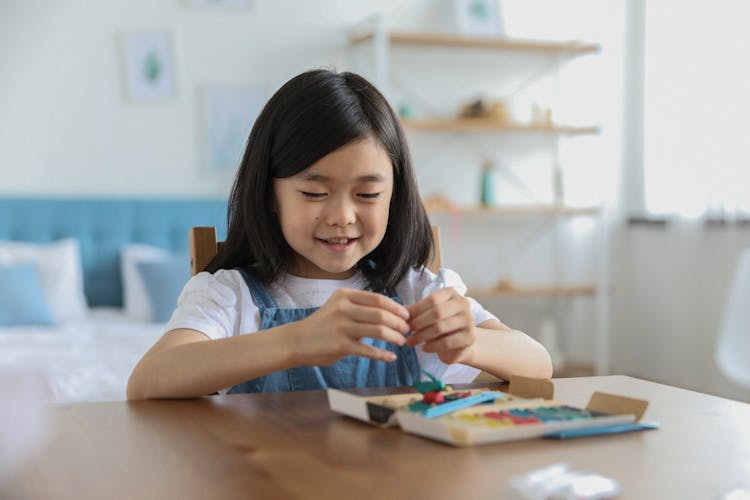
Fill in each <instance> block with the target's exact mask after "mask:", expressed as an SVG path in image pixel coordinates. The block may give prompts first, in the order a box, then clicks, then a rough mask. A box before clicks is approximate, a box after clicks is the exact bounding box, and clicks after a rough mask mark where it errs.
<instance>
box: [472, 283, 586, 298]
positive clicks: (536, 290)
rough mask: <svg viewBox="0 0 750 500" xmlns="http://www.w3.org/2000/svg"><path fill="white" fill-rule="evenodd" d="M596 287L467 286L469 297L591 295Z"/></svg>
mask: <svg viewBox="0 0 750 500" xmlns="http://www.w3.org/2000/svg"><path fill="white" fill-rule="evenodd" d="M595 293H596V287H594V286H593V285H550V286H522V285H511V286H500V287H485V288H469V290H468V291H467V292H466V294H467V295H469V296H470V297H482V296H483V297H517V298H526V297H576V296H593V295H594V294H595Z"/></svg>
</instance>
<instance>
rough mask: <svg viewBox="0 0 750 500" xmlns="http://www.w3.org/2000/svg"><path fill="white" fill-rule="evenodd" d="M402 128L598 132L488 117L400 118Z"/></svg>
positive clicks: (569, 133)
mask: <svg viewBox="0 0 750 500" xmlns="http://www.w3.org/2000/svg"><path fill="white" fill-rule="evenodd" d="M401 124H402V125H403V126H404V128H407V129H412V130H430V131H439V132H508V133H541V134H565V135H584V134H598V133H599V131H600V130H599V127H594V126H591V127H575V126H570V125H556V124H550V125H547V124H538V125H537V124H525V123H508V122H500V121H497V120H493V119H489V118H419V119H414V118H402V119H401Z"/></svg>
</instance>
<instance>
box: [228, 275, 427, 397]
mask: <svg viewBox="0 0 750 500" xmlns="http://www.w3.org/2000/svg"><path fill="white" fill-rule="evenodd" d="M238 271H240V273H241V274H242V277H243V278H244V279H245V283H247V287H248V288H249V289H250V294H251V295H252V296H253V300H254V301H255V304H256V305H257V306H258V309H259V310H260V328H259V330H263V329H267V328H272V327H274V326H279V325H284V324H286V323H291V322H293V321H299V320H302V319H305V318H307V317H308V316H309V315H310V314H312V313H314V312H315V311H317V310H318V308H317V307H308V308H289V309H283V308H280V307H279V306H278V304H277V303H276V301H275V300H274V299H273V297H271V295H270V294H269V293H268V291H267V290H266V288H265V287H264V286H263V285H262V284H261V283H260V282H259V281H257V280H256V279H255V278H254V277H253V276H252V275H251V274H250V273H248V272H247V271H246V270H245V269H238ZM381 293H383V294H384V295H386V296H388V297H390V298H392V299H394V300H396V301H398V302H399V303H400V302H401V300H400V299H399V298H398V295H397V294H396V293H395V292H391V291H390V290H386V291H383V292H381ZM362 342H364V343H366V344H370V345H373V346H375V347H378V348H380V349H385V350H388V351H391V352H395V353H396V356H397V358H396V361H393V362H390V363H389V362H386V361H376V360H372V359H369V358H364V357H361V356H345V357H343V358H341V359H340V360H339V361H337V362H336V363H334V364H332V365H329V366H299V367H296V368H289V369H287V370H282V371H278V372H275V373H271V374H269V375H264V376H262V377H258V378H255V379H252V380H248V381H246V382H242V383H240V384H237V385H235V386H233V387H231V388H230V389H229V391H227V393H228V394H235V393H246V392H281V391H309V390H315V389H328V388H332V389H347V388H352V387H394V386H406V385H412V384H413V383H414V382H417V381H419V363H418V361H417V353H416V352H415V351H414V348H413V347H409V346H406V345H404V346H398V345H395V344H391V343H389V342H385V341H384V340H373V339H368V338H363V339H362Z"/></svg>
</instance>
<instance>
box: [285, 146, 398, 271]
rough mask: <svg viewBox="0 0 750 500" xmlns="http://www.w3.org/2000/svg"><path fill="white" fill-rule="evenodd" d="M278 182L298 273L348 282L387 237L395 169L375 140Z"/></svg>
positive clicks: (341, 150)
mask: <svg viewBox="0 0 750 500" xmlns="http://www.w3.org/2000/svg"><path fill="white" fill-rule="evenodd" d="M273 183H274V193H275V194H276V213H277V216H278V217H279V222H280V224H281V231H282V233H283V234H284V238H285V239H286V241H287V243H289V246H290V247H292V250H294V253H295V256H294V259H293V261H292V263H291V265H290V268H289V272H290V273H292V274H294V275H297V276H301V277H305V278H317V279H345V278H348V277H350V276H352V275H353V274H354V272H355V269H354V266H355V265H356V264H357V262H359V260H360V259H362V257H364V256H365V255H367V254H368V253H370V252H372V251H373V250H374V249H375V248H376V247H377V246H378V245H379V244H380V242H381V241H382V240H383V237H384V236H385V230H386V226H387V225H388V208H389V206H390V203H391V195H392V194H393V166H392V164H391V160H390V158H389V157H388V154H387V153H386V152H385V150H384V149H383V148H382V146H381V145H380V144H379V143H378V142H377V141H376V140H375V139H372V138H366V139H361V140H356V141H353V142H350V143H349V144H347V145H345V146H342V147H341V148H339V149H337V150H336V151H333V152H332V153H329V154H328V155H326V156H324V157H323V158H321V159H320V160H318V161H317V162H315V163H313V164H312V165H310V166H309V167H308V168H306V169H305V170H303V171H301V172H300V173H298V174H297V175H294V176H292V177H287V178H284V179H278V178H276V179H274V180H273Z"/></svg>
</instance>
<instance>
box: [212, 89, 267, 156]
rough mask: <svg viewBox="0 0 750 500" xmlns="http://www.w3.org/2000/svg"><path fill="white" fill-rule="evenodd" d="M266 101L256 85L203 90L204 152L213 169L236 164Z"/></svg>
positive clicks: (265, 95)
mask: <svg viewBox="0 0 750 500" xmlns="http://www.w3.org/2000/svg"><path fill="white" fill-rule="evenodd" d="M266 100H267V92H265V91H263V90H262V89H259V88H257V87H208V88H206V89H205V90H204V92H203V113H204V123H205V132H204V134H205V141H206V145H205V154H206V162H207V164H208V166H209V167H210V168H212V169H216V170H226V169H234V168H236V167H237V165H239V162H240V157H241V156H242V152H243V150H244V149H245V142H246V140H247V136H248V133H249V132H250V129H251V128H252V126H253V123H254V122H255V118H257V116H258V114H259V113H260V110H261V109H262V108H263V105H264V104H265V102H266Z"/></svg>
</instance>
